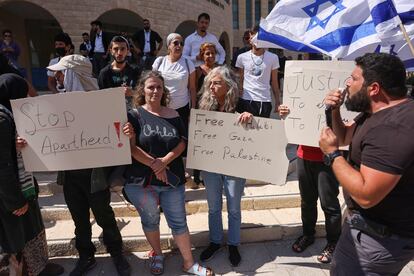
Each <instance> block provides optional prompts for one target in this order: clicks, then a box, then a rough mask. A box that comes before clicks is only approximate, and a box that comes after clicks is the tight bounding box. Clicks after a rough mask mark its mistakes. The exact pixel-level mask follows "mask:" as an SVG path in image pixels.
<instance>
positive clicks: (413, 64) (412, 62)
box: [404, 58, 414, 68]
mask: <svg viewBox="0 0 414 276" xmlns="http://www.w3.org/2000/svg"><path fill="white" fill-rule="evenodd" d="M404 65H405V68H414V58H412V59H407V60H404Z"/></svg>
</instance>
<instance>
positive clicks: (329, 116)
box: [325, 87, 345, 128]
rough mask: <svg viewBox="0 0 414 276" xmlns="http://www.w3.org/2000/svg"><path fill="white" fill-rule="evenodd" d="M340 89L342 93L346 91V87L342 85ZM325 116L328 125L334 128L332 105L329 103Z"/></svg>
mask: <svg viewBox="0 0 414 276" xmlns="http://www.w3.org/2000/svg"><path fill="white" fill-rule="evenodd" d="M339 90H340V91H341V93H342V96H343V93H344V90H345V89H344V88H342V87H340V88H339ZM325 118H326V126H327V127H330V128H332V107H331V106H330V105H327V106H326V107H325Z"/></svg>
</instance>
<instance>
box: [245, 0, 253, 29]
mask: <svg viewBox="0 0 414 276" xmlns="http://www.w3.org/2000/svg"><path fill="white" fill-rule="evenodd" d="M252 23H253V20H252V0H246V28H251V27H252Z"/></svg>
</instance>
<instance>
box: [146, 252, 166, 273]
mask: <svg viewBox="0 0 414 276" xmlns="http://www.w3.org/2000/svg"><path fill="white" fill-rule="evenodd" d="M149 261H150V271H151V274H152V275H161V274H163V273H164V256H163V255H157V254H156V253H155V252H154V251H151V252H150V254H149Z"/></svg>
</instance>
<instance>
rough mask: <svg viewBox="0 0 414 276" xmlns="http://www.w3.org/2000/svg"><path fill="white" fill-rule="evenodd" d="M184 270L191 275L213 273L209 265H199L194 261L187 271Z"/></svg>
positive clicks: (202, 275) (208, 275)
mask: <svg viewBox="0 0 414 276" xmlns="http://www.w3.org/2000/svg"><path fill="white" fill-rule="evenodd" d="M184 272H186V273H188V274H191V275H199V276H212V275H215V274H214V272H213V270H212V269H211V268H209V267H204V266H201V265H200V264H199V263H194V264H193V265H192V266H191V267H190V268H189V269H188V270H187V271H186V270H184Z"/></svg>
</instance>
